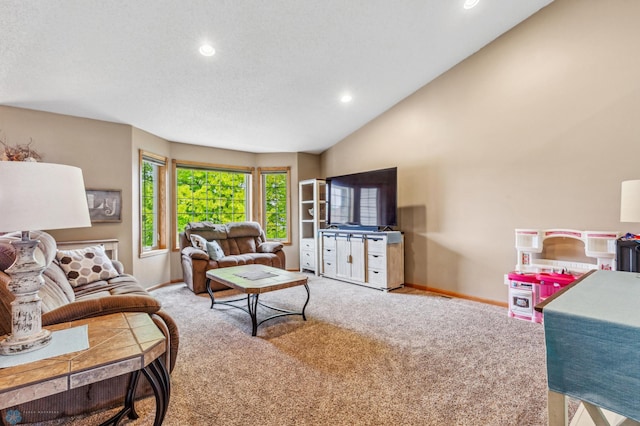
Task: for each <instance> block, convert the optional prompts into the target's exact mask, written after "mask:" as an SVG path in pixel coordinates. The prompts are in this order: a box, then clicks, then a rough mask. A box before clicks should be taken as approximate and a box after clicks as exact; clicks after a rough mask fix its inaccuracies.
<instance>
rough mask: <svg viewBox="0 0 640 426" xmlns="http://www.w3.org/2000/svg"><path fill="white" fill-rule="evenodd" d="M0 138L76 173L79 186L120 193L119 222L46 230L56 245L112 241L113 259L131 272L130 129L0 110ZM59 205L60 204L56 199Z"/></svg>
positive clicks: (74, 119)
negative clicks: (116, 251) (77, 170)
mask: <svg viewBox="0 0 640 426" xmlns="http://www.w3.org/2000/svg"><path fill="white" fill-rule="evenodd" d="M0 138H2V139H3V140H4V141H5V142H6V143H7V144H9V145H16V144H20V145H22V144H27V143H29V140H31V139H32V140H33V143H32V145H31V146H32V148H33V149H35V150H36V151H37V152H39V153H40V154H41V155H42V156H43V161H44V162H47V163H59V164H68V165H72V166H76V167H80V168H81V169H82V174H83V177H84V182H85V186H86V187H87V188H91V189H120V190H122V200H123V203H122V204H123V205H122V222H121V223H96V224H93V226H91V227H90V228H77V229H65V230H57V231H51V234H52V235H53V236H54V237H55V238H56V239H57V240H58V241H72V240H92V239H105V238H117V239H118V240H119V241H120V242H121V244H120V250H119V252H120V253H119V258H120V260H121V261H122V262H123V263H124V265H125V268H126V269H127V270H128V271H131V270H132V253H133V251H132V247H131V244H122V242H123V241H125V242H126V241H129V240H130V234H131V228H132V220H131V217H132V216H131V215H132V204H131V203H130V202H129V200H131V197H132V186H131V180H132V170H131V161H132V153H131V126H127V125H123V124H116V123H109V122H106V121H98V120H89V119H85V118H78V117H70V116H66V115H60V114H51V113H47V112H39V111H32V110H27V109H20V108H11V107H6V106H0ZM60 201H61V202H64V200H60Z"/></svg>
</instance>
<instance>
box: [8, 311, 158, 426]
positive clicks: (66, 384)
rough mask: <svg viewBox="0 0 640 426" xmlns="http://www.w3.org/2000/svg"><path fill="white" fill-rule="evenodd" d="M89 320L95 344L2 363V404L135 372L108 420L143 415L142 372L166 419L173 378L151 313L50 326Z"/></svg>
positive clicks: (112, 422) (53, 328)
mask: <svg viewBox="0 0 640 426" xmlns="http://www.w3.org/2000/svg"><path fill="white" fill-rule="evenodd" d="M85 324H86V325H87V326H88V337H89V348H88V349H86V350H83V351H78V352H72V353H69V354H65V355H60V356H55V357H52V358H47V359H43V360H40V361H35V362H31V363H29V364H23V365H19V366H15V367H8V368H3V369H0V409H4V408H9V407H13V406H16V405H19V404H22V403H25V402H29V401H33V400H36V399H39V398H43V397H45V396H49V395H53V394H56V393H60V392H65V391H67V390H70V389H74V388H78V387H81V386H85V385H88V384H90V383H95V382H99V381H102V380H105V379H109V378H111V377H115V376H119V375H122V374H128V373H133V374H132V376H131V380H130V382H129V386H128V388H127V390H126V395H125V403H124V407H123V408H122V410H120V411H119V412H118V413H117V414H116V415H114V416H113V417H111V418H110V419H109V420H107V421H106V422H104V423H103V425H116V424H118V422H119V421H120V420H121V419H123V418H124V417H125V416H128V417H129V418H130V419H136V418H138V414H137V413H136V411H135V407H134V397H135V391H136V387H137V385H138V380H139V378H140V374H141V373H142V374H144V376H145V377H146V378H147V380H148V381H149V384H150V385H151V388H152V389H153V393H154V395H155V399H156V415H155V420H154V425H158V426H159V425H161V424H162V421H163V420H164V416H165V414H166V411H167V407H168V405H169V397H170V390H171V385H170V379H169V374H168V372H167V370H166V368H165V366H164V363H163V361H162V358H161V356H162V354H164V353H165V351H166V350H167V343H166V338H165V336H164V335H163V334H162V332H161V331H160V330H159V329H158V327H157V326H156V325H155V324H154V322H153V320H152V319H151V317H149V315H148V314H145V313H137V312H128V313H117V314H111V315H105V316H100V317H95V318H89V319H85V320H80V321H73V322H69V323H63V324H57V325H53V326H48V327H47V329H49V330H51V331H56V330H63V329H66V328H71V327H77V326H80V325H85Z"/></svg>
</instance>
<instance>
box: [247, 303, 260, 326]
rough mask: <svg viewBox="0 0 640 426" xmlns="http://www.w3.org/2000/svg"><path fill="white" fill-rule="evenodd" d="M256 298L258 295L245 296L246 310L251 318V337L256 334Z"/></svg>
mask: <svg viewBox="0 0 640 426" xmlns="http://www.w3.org/2000/svg"><path fill="white" fill-rule="evenodd" d="M258 296H260V295H259V294H247V308H248V310H249V316H250V317H251V327H252V329H251V335H252V336H255V335H257V334H258Z"/></svg>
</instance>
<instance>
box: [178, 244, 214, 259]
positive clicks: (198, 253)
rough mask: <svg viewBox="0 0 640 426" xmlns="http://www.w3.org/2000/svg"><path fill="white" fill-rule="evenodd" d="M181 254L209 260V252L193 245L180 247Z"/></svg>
mask: <svg viewBox="0 0 640 426" xmlns="http://www.w3.org/2000/svg"><path fill="white" fill-rule="evenodd" d="M182 254H183V255H185V256H189V257H190V258H192V259H201V260H209V253H207V252H206V251H204V250H200V249H198V248H195V247H185V248H183V249H182Z"/></svg>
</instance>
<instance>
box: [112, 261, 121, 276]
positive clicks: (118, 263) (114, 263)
mask: <svg viewBox="0 0 640 426" xmlns="http://www.w3.org/2000/svg"><path fill="white" fill-rule="evenodd" d="M111 263H113V267H114V268H116V271H118V275H122V274H124V265H123V264H122V262H120V261H119V260H113V259H111Z"/></svg>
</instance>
